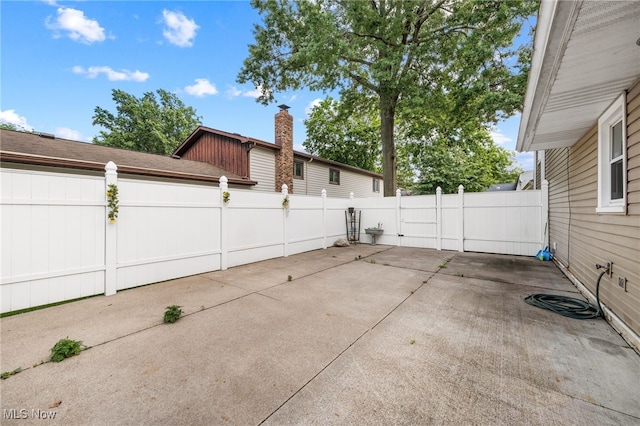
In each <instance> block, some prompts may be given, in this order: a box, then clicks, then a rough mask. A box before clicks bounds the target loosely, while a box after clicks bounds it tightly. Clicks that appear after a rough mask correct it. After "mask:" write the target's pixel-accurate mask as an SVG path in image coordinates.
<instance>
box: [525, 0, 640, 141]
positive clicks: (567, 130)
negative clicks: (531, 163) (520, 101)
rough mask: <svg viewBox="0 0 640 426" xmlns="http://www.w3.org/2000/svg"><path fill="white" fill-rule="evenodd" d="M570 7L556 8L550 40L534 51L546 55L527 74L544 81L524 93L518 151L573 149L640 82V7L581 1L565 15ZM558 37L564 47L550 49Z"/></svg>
mask: <svg viewBox="0 0 640 426" xmlns="http://www.w3.org/2000/svg"><path fill="white" fill-rule="evenodd" d="M571 3H572V2H559V3H558V5H557V7H556V8H555V15H554V16H553V18H551V19H552V22H551V24H550V31H549V39H547V40H545V41H544V42H545V45H544V46H539V45H537V44H536V45H534V48H535V49H544V50H545V53H544V55H543V56H542V58H541V61H539V62H538V63H535V62H533V63H532V71H531V72H532V75H534V68H536V67H537V68H538V71H539V72H540V73H541V74H542V75H543V77H541V78H540V79H539V80H538V82H536V84H535V85H532V84H531V82H530V84H529V87H528V89H527V90H528V93H527V97H526V99H525V109H524V112H523V122H522V123H521V125H520V133H519V135H518V143H517V146H516V149H517V150H518V151H535V150H543V149H550V148H559V147H566V146H571V145H573V144H574V143H575V142H576V141H577V140H578V139H579V138H580V137H581V136H582V135H584V134H585V133H586V132H587V131H588V130H589V129H590V128H591V127H592V126H593V124H594V123H595V122H596V121H597V119H598V117H599V116H600V114H602V112H603V111H604V110H605V109H606V108H607V107H608V106H609V105H610V104H611V102H613V101H614V100H615V99H616V98H617V97H618V96H619V95H620V93H622V92H623V91H624V90H626V89H628V88H629V87H630V86H631V85H632V84H633V83H634V82H635V81H636V80H637V79H638V78H639V77H640V46H639V45H637V44H636V41H637V40H638V38H640V2H638V1H606V2H605V1H603V2H600V1H585V2H583V3H581V4H580V7H579V8H575V6H574V10H568V8H569V7H570V4H571ZM543 5H544V3H543ZM574 5H575V3H574ZM547 7H548V6H547ZM562 8H564V10H563V9H562ZM541 14H542V8H541ZM541 16H542V15H541ZM571 21H573V23H572V22H571ZM562 34H564V36H565V37H566V40H565V41H564V43H562V41H560V45H558V46H556V48H555V49H548V47H549V46H550V45H552V43H554V42H555V43H558V40H557V38H558V37H562ZM554 37H555V38H556V40H555V41H554V40H553V38H554ZM536 42H538V40H536ZM534 56H535V55H534ZM534 61H535V59H534ZM552 63H555V70H554V69H553V67H552V66H551V65H550V64H552ZM545 73H547V75H546V80H545V78H544V77H545V76H544V74H545ZM530 78H531V76H530Z"/></svg>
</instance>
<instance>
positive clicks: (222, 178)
mask: <svg viewBox="0 0 640 426" xmlns="http://www.w3.org/2000/svg"><path fill="white" fill-rule="evenodd" d="M219 181H220V183H227V182H229V179H227V177H226V176H220V179H219Z"/></svg>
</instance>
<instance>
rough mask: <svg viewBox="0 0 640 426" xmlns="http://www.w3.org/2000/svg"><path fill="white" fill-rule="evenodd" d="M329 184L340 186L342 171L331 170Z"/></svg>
mask: <svg viewBox="0 0 640 426" xmlns="http://www.w3.org/2000/svg"><path fill="white" fill-rule="evenodd" d="M329 183H332V184H334V185H340V170H338V169H329Z"/></svg>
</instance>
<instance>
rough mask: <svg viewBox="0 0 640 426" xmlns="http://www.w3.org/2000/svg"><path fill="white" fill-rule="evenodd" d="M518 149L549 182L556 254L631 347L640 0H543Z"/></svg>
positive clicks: (635, 297) (636, 298) (638, 312)
mask: <svg viewBox="0 0 640 426" xmlns="http://www.w3.org/2000/svg"><path fill="white" fill-rule="evenodd" d="M516 149H517V150H518V151H537V157H538V160H537V161H536V163H537V167H536V176H535V182H536V183H538V184H539V182H541V181H542V180H547V181H548V182H549V239H550V241H549V242H550V245H551V247H552V249H553V250H554V251H555V259H556V260H557V261H558V262H559V264H560V265H561V268H563V269H564V270H565V271H566V272H568V275H569V276H570V277H571V278H573V280H574V282H575V283H576V284H577V286H578V287H579V288H581V290H582V291H583V292H585V288H586V290H588V292H589V293H591V296H593V295H595V293H596V280H597V278H598V274H599V273H600V272H601V270H599V269H596V264H601V265H605V264H607V262H612V264H613V266H612V268H611V274H608V275H605V276H604V277H603V279H602V281H601V284H600V299H601V301H602V303H603V304H604V306H605V307H606V308H607V311H606V315H607V317H608V319H609V320H610V322H611V324H612V325H613V326H614V327H615V328H616V329H617V330H618V331H619V332H620V333H621V334H622V335H623V336H625V337H626V338H627V340H628V341H629V342H631V343H632V344H633V345H634V346H635V347H636V348H637V349H639V350H640V338H639V337H638V336H639V335H640V2H638V1H633V2H627V1H611V2H596V1H585V2H569V1H557V2H556V1H543V2H542V4H541V7H540V12H539V15H538V24H537V30H536V36H535V42H534V52H533V60H532V64H531V71H530V75H529V81H528V86H527V94H526V97H525V104H524V110H523V115H522V121H521V124H520V131H519V135H518V142H517V146H516Z"/></svg>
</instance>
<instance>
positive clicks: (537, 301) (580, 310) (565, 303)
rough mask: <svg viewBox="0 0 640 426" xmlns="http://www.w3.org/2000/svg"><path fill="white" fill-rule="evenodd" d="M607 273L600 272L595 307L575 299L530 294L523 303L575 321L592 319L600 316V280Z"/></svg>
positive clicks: (553, 295)
mask: <svg viewBox="0 0 640 426" xmlns="http://www.w3.org/2000/svg"><path fill="white" fill-rule="evenodd" d="M606 272H607V271H602V272H601V273H600V275H599V276H598V281H597V282H596V302H597V306H594V305H592V304H591V303H589V302H587V301H585V300H580V299H575V298H573V297H567V296H559V295H555V294H541V293H539V294H532V295H530V296H527V297H525V299H524V301H525V302H527V303H528V304H529V305H531V306H537V307H538V308H544V309H548V310H550V311H553V312H555V313H557V314H560V315H563V316H565V317H569V318H575V319H593V318H598V317H599V316H601V315H602V306H601V305H600V280H601V279H602V276H603V275H604V274H605V273H606Z"/></svg>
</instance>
